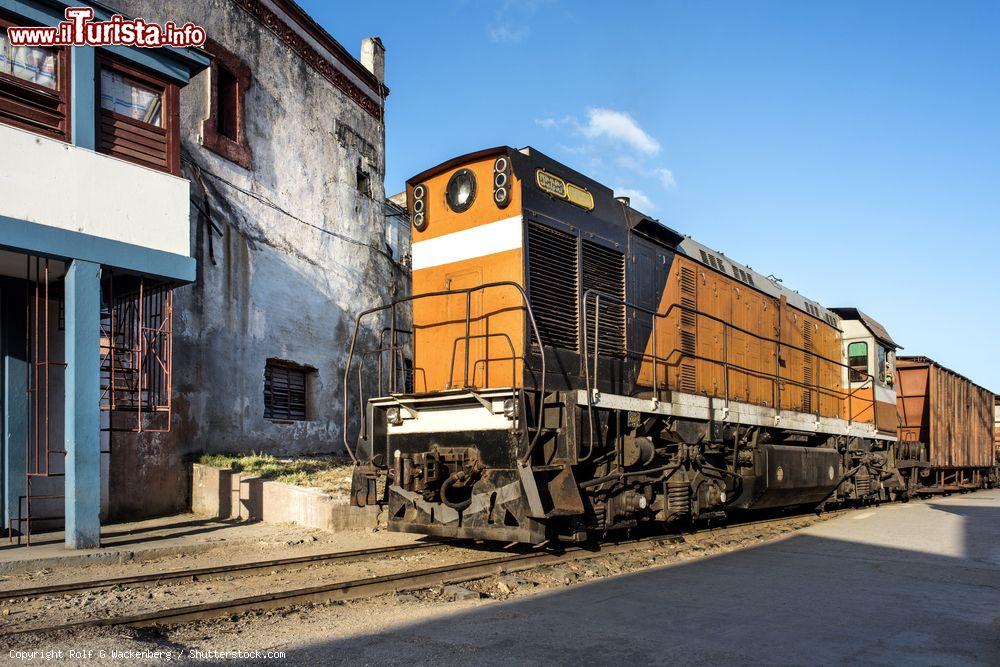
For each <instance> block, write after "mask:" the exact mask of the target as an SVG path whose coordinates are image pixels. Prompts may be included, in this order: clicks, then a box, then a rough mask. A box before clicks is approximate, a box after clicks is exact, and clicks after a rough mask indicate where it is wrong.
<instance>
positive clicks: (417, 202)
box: [410, 183, 427, 232]
mask: <svg viewBox="0 0 1000 667" xmlns="http://www.w3.org/2000/svg"><path fill="white" fill-rule="evenodd" d="M410 222H412V223H413V226H414V228H416V230H417V231H418V232H422V231H424V230H425V229H427V186H426V185H424V184H423V183H421V184H420V185H417V186H414V188H413V203H412V204H410Z"/></svg>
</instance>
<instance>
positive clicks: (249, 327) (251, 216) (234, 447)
mask: <svg viewBox="0 0 1000 667" xmlns="http://www.w3.org/2000/svg"><path fill="white" fill-rule="evenodd" d="M114 4H115V6H116V8H117V9H119V10H121V11H122V12H123V13H125V14H130V15H133V16H142V17H143V18H145V19H148V20H153V21H165V20H177V21H180V20H192V21H194V22H196V23H198V24H200V25H203V26H204V27H205V28H206V30H207V33H208V36H209V37H210V39H212V40H215V41H216V42H218V43H219V44H220V45H221V46H222V47H224V48H225V49H228V50H229V51H231V52H233V53H234V54H235V55H236V56H238V57H239V58H240V59H241V60H242V61H243V62H244V63H245V64H246V65H247V66H248V68H249V70H250V73H251V77H252V78H251V85H250V86H249V88H248V90H247V92H246V97H245V130H246V135H247V137H248V143H249V148H250V151H251V153H252V169H251V170H247V169H244V168H243V167H241V166H239V165H237V164H236V163H234V162H230V161H229V160H227V159H225V158H223V157H221V156H219V155H217V154H216V153H214V152H211V151H209V150H207V149H206V148H205V147H204V146H203V145H202V121H203V120H204V119H205V118H207V117H208V115H209V105H210V98H211V96H210V73H209V72H207V71H206V72H204V73H202V74H200V75H198V76H197V77H196V78H195V79H193V80H192V82H191V83H190V85H188V86H187V87H186V88H185V89H183V90H182V93H181V143H182V171H183V173H184V175H185V176H186V177H187V178H189V179H190V180H191V184H192V187H191V191H192V198H191V201H192V204H191V221H192V226H191V239H192V246H193V247H192V254H193V256H194V257H196V258H197V260H198V278H197V283H196V284H194V285H190V286H186V287H183V288H180V289H178V290H176V291H175V321H174V398H173V400H174V417H173V424H172V430H171V432H170V433H167V434H143V435H140V436H136V435H131V434H127V435H116V436H115V444H114V446H113V447H112V452H113V454H112V464H111V488H110V496H111V514H112V516H129V517H135V516H140V515H155V514H161V513H167V512H171V511H176V510H180V509H182V508H184V507H185V506H186V505H187V502H188V498H189V483H190V482H189V478H188V475H187V473H186V471H187V466H186V465H184V464H183V461H184V459H185V457H188V458H190V456H191V455H194V454H196V453H198V452H202V451H206V452H222V451H234V452H249V451H264V452H273V453H279V454H299V453H306V452H337V451H340V450H342V449H343V435H342V428H341V420H342V415H343V413H342V407H343V400H342V398H341V392H342V379H343V373H344V364H345V360H346V355H347V348H348V343H349V340H350V335H351V331H352V329H353V321H354V317H355V316H356V314H357V313H358V312H360V311H361V310H363V309H365V308H368V307H370V306H372V305H373V304H377V303H381V302H382V301H384V300H385V299H387V298H389V297H391V296H392V294H393V293H395V292H400V291H403V290H405V289H407V287H406V285H407V284H408V278H407V275H406V273H405V271H403V270H402V269H401V268H399V267H398V266H397V264H396V263H395V262H394V261H392V260H391V259H390V257H389V253H388V252H387V249H386V241H385V239H386V220H385V216H384V212H383V200H384V194H385V193H384V191H383V174H384V163H385V156H384V149H385V143H384V132H383V127H382V124H381V122H380V121H378V120H377V119H375V118H374V117H372V116H371V115H369V114H368V113H366V112H365V111H364V110H363V109H361V107H359V106H358V105H357V104H356V103H355V102H354V101H352V100H351V99H349V98H348V97H347V96H346V95H345V94H344V93H342V92H341V91H340V90H339V89H337V88H336V87H334V86H333V85H332V84H331V83H330V82H329V81H328V80H327V79H326V78H324V77H323V76H321V75H320V74H319V73H318V72H317V71H316V70H315V69H314V68H312V67H311V66H310V65H308V64H307V63H306V62H304V61H303V60H302V59H301V57H300V56H299V55H298V54H296V53H295V52H293V51H292V50H290V49H289V48H288V47H287V46H286V45H285V44H284V43H283V42H282V41H281V40H280V39H279V38H278V37H277V36H276V35H275V34H273V33H272V32H271V31H269V30H268V29H266V28H264V27H263V26H262V25H261V24H260V23H258V22H257V21H256V20H255V19H254V18H252V17H251V16H250V15H249V14H248V13H246V12H245V11H244V10H243V9H241V8H240V7H238V6H237V5H235V4H234V3H232V2H231V1H230V0H214V1H213V2H201V1H200V0H178V1H177V2H171V3H169V5H168V6H164V3H161V2H158V1H157V0H118V1H117V2H116V3H114ZM359 165H361V168H362V170H365V171H366V172H367V174H368V177H369V178H368V184H367V186H366V187H367V192H361V191H359V187H358V180H359V179H358V170H359ZM373 324H374V325H375V327H376V328H380V327H381V326H382V325H381V324H380V323H379V324H375V323H373ZM268 358H280V359H284V360H290V361H294V362H296V363H299V364H305V365H309V366H312V367H315V368H316V369H317V371H316V372H315V373H314V374H313V375H312V376H311V378H310V386H309V394H310V395H309V405H310V414H309V421H299V422H293V423H275V422H272V421H270V420H267V419H265V418H264V398H263V389H264V367H265V362H266V360H267V359H268Z"/></svg>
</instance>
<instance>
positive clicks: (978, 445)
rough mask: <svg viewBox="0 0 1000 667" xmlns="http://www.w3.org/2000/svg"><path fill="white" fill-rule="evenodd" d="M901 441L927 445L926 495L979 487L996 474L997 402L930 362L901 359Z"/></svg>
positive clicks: (923, 477) (898, 390) (922, 481)
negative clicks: (927, 493) (995, 415)
mask: <svg viewBox="0 0 1000 667" xmlns="http://www.w3.org/2000/svg"><path fill="white" fill-rule="evenodd" d="M896 374H897V377H898V382H897V385H896V396H897V403H898V408H899V420H900V440H902V441H908V442H919V443H923V445H925V447H926V454H925V458H926V460H927V463H928V464H929V465H928V466H926V467H924V468H923V469H922V471H921V473H920V488H921V490H922V491H959V490H965V489H971V488H980V487H982V486H983V485H984V484H986V483H988V482H989V481H990V478H991V476H993V475H995V470H994V467H995V466H996V454H995V447H994V437H995V435H994V431H995V425H994V409H995V406H996V397H995V396H994V395H993V393H992V392H990V391H988V390H987V389H984V388H983V387H980V386H979V385H977V384H975V383H974V382H972V381H971V380H969V379H968V378H966V377H964V376H962V375H959V374H958V373H956V372H955V371H952V370H950V369H948V368H945V367H944V366H942V365H940V364H938V363H937V362H935V361H934V360H932V359H929V358H927V357H898V358H897V360H896Z"/></svg>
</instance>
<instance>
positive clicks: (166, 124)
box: [97, 59, 180, 175]
mask: <svg viewBox="0 0 1000 667" xmlns="http://www.w3.org/2000/svg"><path fill="white" fill-rule="evenodd" d="M99 63H100V67H99V71H100V74H99V75H98V77H97V89H98V98H99V104H98V110H97V150H98V151H99V152H101V153H106V154H108V155H113V156H114V157H117V158H121V159H122V160H128V161H129V162H134V163H136V164H140V165H142V166H144V167H149V168H150V169H157V170H159V171H166V172H169V173H171V174H175V175H179V174H180V139H179V135H178V127H177V126H178V120H177V113H178V109H177V104H178V92H177V86H176V84H173V83H170V82H169V81H166V80H165V79H162V78H159V77H157V76H154V75H152V74H149V73H147V72H144V71H140V70H138V69H136V68H134V67H130V66H127V65H124V64H122V63H119V62H117V61H114V60H110V59H101V60H99Z"/></svg>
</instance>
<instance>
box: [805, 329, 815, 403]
mask: <svg viewBox="0 0 1000 667" xmlns="http://www.w3.org/2000/svg"><path fill="white" fill-rule="evenodd" d="M802 347H803V348H804V349H806V350H808V352H806V353H804V354H803V355H802V357H803V362H804V363H803V365H802V381H803V383H804V384H806V385H807V387H806V389H805V391H804V393H803V395H802V411H803V412H812V410H813V392H812V390H811V389H810V387H812V384H813V355H812V354H809V352H812V351H813V325H812V323H811V322H809V321H808V320H806V321H805V322H803V323H802Z"/></svg>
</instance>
